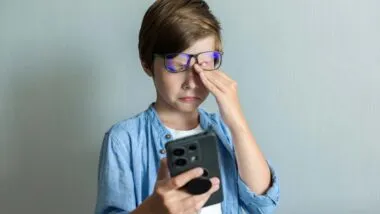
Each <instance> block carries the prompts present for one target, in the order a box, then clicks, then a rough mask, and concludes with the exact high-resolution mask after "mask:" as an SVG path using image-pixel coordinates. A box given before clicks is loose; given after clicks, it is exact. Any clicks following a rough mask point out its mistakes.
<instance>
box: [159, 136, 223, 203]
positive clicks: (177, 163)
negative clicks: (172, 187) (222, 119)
mask: <svg viewBox="0 0 380 214" xmlns="http://www.w3.org/2000/svg"><path fill="white" fill-rule="evenodd" d="M165 149H166V152H167V159H168V161H167V162H168V168H169V172H170V175H171V176H172V177H174V176H177V175H179V174H181V173H183V172H186V171H188V170H190V169H193V168H196V167H201V168H203V170H204V173H203V175H202V176H201V177H200V178H196V179H193V180H192V181H190V182H189V183H188V184H187V185H186V186H185V187H184V188H185V190H187V192H189V193H191V194H202V193H204V192H207V191H208V190H209V189H210V188H211V182H210V181H209V179H210V178H212V177H217V178H219V180H221V176H220V168H219V155H218V154H219V151H218V138H217V135H216V134H215V132H214V131H212V130H208V131H205V132H202V133H199V134H196V135H192V136H188V137H184V138H180V139H176V140H173V141H169V142H168V143H167V144H166V145H165ZM221 183H222V182H220V188H219V190H218V191H217V192H215V193H213V194H212V195H211V196H210V198H209V199H208V201H207V202H206V204H205V205H204V206H209V205H213V204H216V203H220V202H222V201H223V190H222V184H221Z"/></svg>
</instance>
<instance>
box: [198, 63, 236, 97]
mask: <svg viewBox="0 0 380 214" xmlns="http://www.w3.org/2000/svg"><path fill="white" fill-rule="evenodd" d="M194 68H195V70H196V72H198V74H199V76H200V77H201V80H202V82H203V84H205V86H206V88H208V89H209V90H210V91H211V92H215V93H217V91H216V90H220V91H222V92H225V91H226V87H225V86H227V85H229V83H230V82H229V81H228V80H226V79H225V78H223V77H222V76H220V74H219V72H216V71H204V70H203V69H202V68H201V67H200V66H199V65H194ZM207 82H209V83H210V84H208V85H207ZM212 85H214V87H213V86H212ZM213 89H215V90H213Z"/></svg>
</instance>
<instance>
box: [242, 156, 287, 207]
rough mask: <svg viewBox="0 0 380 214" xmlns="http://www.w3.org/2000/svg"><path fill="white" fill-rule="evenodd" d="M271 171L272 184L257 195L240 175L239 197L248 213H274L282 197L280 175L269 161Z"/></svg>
mask: <svg viewBox="0 0 380 214" xmlns="http://www.w3.org/2000/svg"><path fill="white" fill-rule="evenodd" d="M268 165H269V169H270V172H271V186H270V187H269V189H268V190H267V191H266V193H265V194H263V195H257V194H256V193H254V192H253V191H251V190H250V189H249V187H248V186H247V184H246V183H245V182H244V181H243V180H242V178H241V177H240V176H238V189H239V199H240V201H241V202H242V204H243V208H244V209H245V210H246V211H247V212H248V213H255V214H256V213H257V214H269V213H273V212H274V210H275V208H276V207H277V204H278V201H279V198H280V187H279V181H278V177H277V175H276V172H275V171H274V169H273V167H272V166H271V165H270V164H269V163H268Z"/></svg>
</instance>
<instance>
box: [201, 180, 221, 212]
mask: <svg viewBox="0 0 380 214" xmlns="http://www.w3.org/2000/svg"><path fill="white" fill-rule="evenodd" d="M219 188H220V185H219V182H216V183H215V184H213V185H212V187H211V188H210V190H209V191H207V192H206V193H205V194H204V197H201V198H200V199H199V202H198V203H197V205H196V207H197V208H198V209H200V208H202V207H203V206H204V205H205V204H206V202H207V201H208V199H209V198H210V197H211V195H212V194H213V193H215V192H216V191H218V190H219Z"/></svg>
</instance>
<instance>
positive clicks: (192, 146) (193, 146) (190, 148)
mask: <svg viewBox="0 0 380 214" xmlns="http://www.w3.org/2000/svg"><path fill="white" fill-rule="evenodd" d="M196 149H197V145H195V144H193V145H190V146H189V150H191V151H195V150H196Z"/></svg>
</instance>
